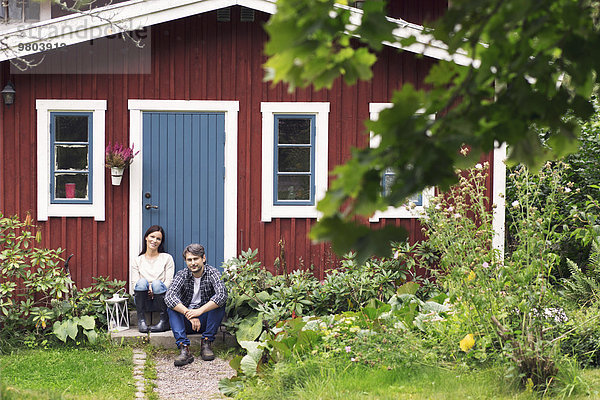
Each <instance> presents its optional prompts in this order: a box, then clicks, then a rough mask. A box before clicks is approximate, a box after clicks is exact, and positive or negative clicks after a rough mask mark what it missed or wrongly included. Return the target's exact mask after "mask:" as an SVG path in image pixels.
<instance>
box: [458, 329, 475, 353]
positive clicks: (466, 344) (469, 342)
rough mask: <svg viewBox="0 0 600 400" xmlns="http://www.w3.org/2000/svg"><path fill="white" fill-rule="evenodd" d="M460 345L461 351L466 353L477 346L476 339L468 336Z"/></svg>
mask: <svg viewBox="0 0 600 400" xmlns="http://www.w3.org/2000/svg"><path fill="white" fill-rule="evenodd" d="M459 345H460V349H461V350H462V351H464V352H465V353H466V352H467V351H469V350H471V348H472V347H473V346H475V339H474V338H473V334H472V333H469V334H468V335H466V336H465V337H464V338H463V340H461V341H460V343H459Z"/></svg>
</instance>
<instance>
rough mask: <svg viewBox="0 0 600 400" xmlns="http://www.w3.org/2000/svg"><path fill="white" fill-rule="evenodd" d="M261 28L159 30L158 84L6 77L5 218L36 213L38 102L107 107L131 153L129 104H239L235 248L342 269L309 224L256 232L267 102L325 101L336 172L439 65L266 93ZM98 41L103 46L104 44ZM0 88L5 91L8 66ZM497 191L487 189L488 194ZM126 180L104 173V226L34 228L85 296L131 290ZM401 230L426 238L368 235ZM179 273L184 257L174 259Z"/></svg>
mask: <svg viewBox="0 0 600 400" xmlns="http://www.w3.org/2000/svg"><path fill="white" fill-rule="evenodd" d="M256 15H257V19H256V21H255V22H254V23H247V22H246V23H243V22H239V8H237V7H235V8H233V9H232V16H231V22H228V23H217V22H216V13H215V12H211V13H207V14H204V15H198V16H192V17H188V18H184V19H180V20H177V21H172V22H169V23H164V24H160V25H157V26H154V27H153V28H152V46H151V47H152V73H151V74H146V75H141V74H139V75H135V74H133V75H125V74H118V73H117V72H118V71H115V73H114V74H102V75H90V74H85V75H35V74H29V75H27V74H17V75H13V76H11V77H10V78H11V80H12V81H13V82H14V83H15V87H16V91H17V97H16V104H15V105H14V106H11V107H6V106H4V105H2V106H1V107H2V110H1V112H2V126H1V129H2V132H1V135H0V136H1V137H0V152H1V154H2V161H0V162H1V164H0V167H1V176H0V192H1V195H0V209H1V210H2V212H3V213H4V214H7V215H13V214H18V215H20V216H21V217H24V216H25V213H26V212H27V211H30V212H31V213H32V215H33V217H34V218H35V217H36V216H37V213H36V196H37V184H36V168H37V166H36V158H37V157H36V109H35V100H36V99H106V100H107V101H108V104H107V111H106V142H107V143H108V142H109V141H111V142H114V141H115V140H118V141H120V142H127V141H128V136H129V113H128V110H127V100H128V99H183V100H191V99H194V100H238V101H239V105H240V110H239V121H238V132H239V137H238V158H239V160H238V208H239V212H238V235H237V248H238V251H239V250H240V249H248V248H253V249H254V248H258V249H259V256H260V259H261V261H262V262H263V263H264V264H265V265H266V266H267V268H269V269H271V270H272V269H273V261H274V259H275V258H276V257H277V256H278V255H279V247H278V242H279V241H280V240H281V239H283V240H284V241H285V253H286V261H287V264H288V268H296V267H304V268H308V267H309V266H310V265H314V266H315V271H316V273H317V275H318V276H319V277H322V276H323V272H324V268H327V267H329V266H331V263H332V262H333V260H335V257H334V255H333V254H332V252H331V250H330V248H329V246H328V245H325V244H319V245H313V244H311V242H310V240H309V239H308V238H307V233H308V232H309V230H310V228H311V226H312V224H313V223H314V221H312V220H306V219H295V218H282V219H274V220H273V221H272V222H270V223H263V222H261V221H260V214H261V210H260V204H261V201H260V199H261V161H260V160H261V122H262V116H261V113H260V103H261V101H271V102H273V101H328V102H330V103H331V111H330V115H329V132H330V133H329V166H330V169H332V168H334V167H335V166H336V165H338V164H340V163H343V162H344V161H345V160H347V159H348V157H349V156H350V149H351V147H352V146H365V145H366V144H367V137H368V136H367V135H365V128H364V125H363V121H364V120H365V119H367V118H368V117H369V111H368V110H369V103H370V102H386V101H388V99H389V98H390V96H391V94H392V92H393V91H394V90H395V89H397V88H399V87H401V86H402V85H403V84H404V83H405V82H410V83H412V84H413V85H415V86H416V87H418V88H419V87H422V83H421V82H422V80H423V78H424V76H425V74H426V72H427V70H428V68H429V67H430V66H431V65H432V63H433V61H432V60H430V59H419V58H416V57H415V56H414V55H413V54H411V53H397V52H396V51H395V50H394V49H385V50H384V51H383V53H382V54H381V58H380V60H379V62H378V63H377V64H376V65H375V68H374V73H375V78H374V79H373V81H371V82H361V83H359V84H357V85H355V86H347V85H345V84H343V83H342V82H341V81H339V80H338V81H337V82H336V83H335V84H334V85H333V87H332V89H331V90H320V91H316V90H314V89H312V88H308V89H302V90H297V91H296V92H294V93H291V94H289V93H288V92H287V89H286V87H284V86H283V85H278V86H275V87H272V86H271V85H270V84H269V83H265V82H263V75H264V73H263V69H262V64H263V63H264V61H265V57H264V56H263V55H262V49H263V46H264V42H265V40H266V34H265V33H264V31H263V29H262V24H263V23H264V22H265V21H266V20H267V18H268V16H267V15H264V14H260V13H258V12H257V13H256ZM101 40H102V39H101ZM1 77H2V81H1V82H6V81H7V80H8V79H9V70H8V63H3V64H2V69H1ZM490 187H491V186H490ZM128 199H129V174H125V176H124V179H123V183H122V184H121V186H111V185H110V177H109V175H108V172H106V221H94V220H93V218H66V217H65V218H50V219H49V221H47V222H39V223H38V226H39V227H40V229H41V231H42V234H43V245H45V246H49V247H53V248H56V247H61V248H63V249H65V253H64V254H65V256H67V255H68V254H71V253H74V254H75V257H74V258H73V259H72V262H71V270H72V274H73V277H74V279H75V281H76V283H77V284H78V285H80V286H86V285H89V284H90V283H91V282H92V277H93V276H99V275H102V276H110V277H111V278H118V279H127V275H128V264H129V261H128V260H129V256H130V255H129V254H128V243H129V240H136V241H138V240H141V239H140V238H130V237H129V233H128V232H129V229H128V221H129V212H128ZM390 223H392V224H399V225H402V226H405V227H406V228H407V229H408V230H409V231H410V232H411V240H412V241H414V240H418V239H420V238H421V230H420V226H419V224H418V222H417V221H415V220H392V221H382V222H380V223H378V224H373V226H374V227H379V226H382V225H384V224H390ZM173 254H174V257H175V259H176V262H177V263H180V262H181V260H180V257H179V256H178V254H179V250H177V251H173Z"/></svg>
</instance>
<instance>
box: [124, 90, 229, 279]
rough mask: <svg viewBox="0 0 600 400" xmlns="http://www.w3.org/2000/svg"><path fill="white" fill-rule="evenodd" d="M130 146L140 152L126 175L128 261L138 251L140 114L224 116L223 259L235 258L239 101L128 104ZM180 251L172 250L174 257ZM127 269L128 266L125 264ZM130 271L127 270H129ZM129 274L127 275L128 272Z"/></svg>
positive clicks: (140, 205)
mask: <svg viewBox="0 0 600 400" xmlns="http://www.w3.org/2000/svg"><path fill="white" fill-rule="evenodd" d="M127 104H128V108H129V140H130V146H131V145H133V144H135V149H137V150H139V151H140V154H138V155H137V156H136V157H134V159H133V163H132V164H131V167H130V170H129V173H130V176H129V258H133V257H135V256H137V255H138V254H139V252H140V250H141V245H142V236H143V235H144V231H143V229H144V227H142V177H143V175H142V160H143V153H144V148H143V140H142V138H143V127H142V113H143V112H144V111H164V112H175V111H187V112H224V113H225V182H224V192H225V193H224V207H225V210H224V218H223V223H224V227H223V228H224V229H223V230H224V234H223V259H224V260H228V259H230V258H232V257H236V256H237V248H236V246H237V136H238V111H239V101H209V100H206V101H205V100H135V99H130V100H129V101H128V103H127ZM182 250H183V249H175V254H172V255H173V258H175V260H176V261H175V263H176V264H177V256H178V254H179V252H180V251H182ZM129 264H130V266H131V263H129ZM130 268H131V267H130ZM130 272H131V271H130Z"/></svg>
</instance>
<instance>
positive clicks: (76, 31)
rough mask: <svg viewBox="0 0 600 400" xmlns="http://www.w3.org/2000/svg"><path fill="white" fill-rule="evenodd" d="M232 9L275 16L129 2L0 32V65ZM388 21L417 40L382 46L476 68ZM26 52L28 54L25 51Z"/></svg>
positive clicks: (262, 6) (257, 2)
mask: <svg viewBox="0 0 600 400" xmlns="http://www.w3.org/2000/svg"><path fill="white" fill-rule="evenodd" d="M236 5H239V6H243V7H248V8H251V9H254V10H257V11H261V12H264V13H267V14H274V13H275V11H276V10H277V8H276V5H275V0H178V1H176V2H175V1H172V0H131V1H127V2H123V3H118V4H112V5H109V6H105V7H99V8H96V9H93V10H91V11H90V12H86V13H81V14H72V15H67V16H64V17H59V18H54V19H51V20H46V21H41V22H37V23H33V24H28V25H27V26H21V27H18V28H14V29H10V30H7V31H5V32H0V33H1V34H2V36H3V37H4V38H5V45H6V47H3V48H2V49H0V61H5V60H10V59H15V58H19V57H25V56H28V55H31V54H36V53H39V52H40V50H37V49H38V48H39V46H25V45H26V44H33V43H38V44H40V43H44V45H45V46H44V47H47V46H48V45H52V46H53V47H58V46H69V45H73V44H77V43H82V42H86V41H88V40H92V39H98V38H102V37H105V36H109V35H114V34H117V33H121V32H124V31H134V30H137V29H142V28H144V27H147V26H151V25H156V24H160V23H163V22H168V21H172V20H176V19H179V18H184V17H187V16H190V15H197V14H202V13H206V12H210V11H214V10H218V9H221V8H225V7H231V6H236ZM336 7H339V8H347V9H350V10H351V11H352V18H351V24H357V23H360V19H361V18H362V10H360V9H357V8H353V7H348V6H344V5H339V4H336ZM388 19H389V20H390V21H391V22H393V23H395V24H397V25H398V28H397V29H395V30H394V35H395V36H396V37H397V38H398V39H399V40H400V39H403V38H406V37H408V36H411V35H415V37H416V38H417V42H416V43H414V44H412V45H410V46H407V47H403V46H401V44H400V42H399V41H398V42H395V43H387V42H385V43H384V45H387V46H391V47H396V48H401V49H403V50H406V51H410V52H413V53H418V54H424V55H426V56H428V57H432V58H437V59H441V60H448V61H454V62H455V63H457V64H459V65H470V64H471V63H473V64H474V65H475V64H476V62H477V60H476V61H475V62H473V61H472V60H471V59H470V58H469V57H468V56H467V55H466V53H465V54H462V53H461V54H454V55H450V54H448V51H447V49H446V47H445V45H444V44H443V43H441V42H439V41H435V40H433V37H432V36H431V35H429V34H426V33H424V31H425V29H424V28H423V27H422V26H420V25H415V24H411V23H408V22H406V21H403V20H401V19H393V18H388ZM349 28H350V29H351V28H352V27H351V26H350V27H349ZM19 45H22V46H19ZM19 47H21V50H19ZM26 48H28V49H29V50H25V49H26ZM33 48H36V50H33ZM475 66H477V65H475Z"/></svg>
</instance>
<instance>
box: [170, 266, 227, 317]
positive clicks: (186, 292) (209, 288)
mask: <svg viewBox="0 0 600 400" xmlns="http://www.w3.org/2000/svg"><path fill="white" fill-rule="evenodd" d="M192 297H194V275H192V273H191V272H190V270H189V269H188V268H184V269H182V270H181V271H179V272H177V274H175V278H173V282H172V283H171V286H169V289H168V290H167V294H166V295H165V303H166V305H167V307H169V308H173V307H175V306H176V305H177V304H179V303H181V304H183V305H184V306H186V307H189V306H190V303H191V302H192ZM210 300H212V301H214V302H215V303H217V305H218V306H219V307H223V306H225V303H226V302H227V289H226V288H225V284H224V283H223V281H222V280H221V274H220V273H219V271H218V270H217V269H216V268H214V267H211V266H210V265H205V266H204V272H203V273H202V276H201V277H200V306H199V307H202V306H203V305H204V304H206V303H208V302H209V301H210Z"/></svg>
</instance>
